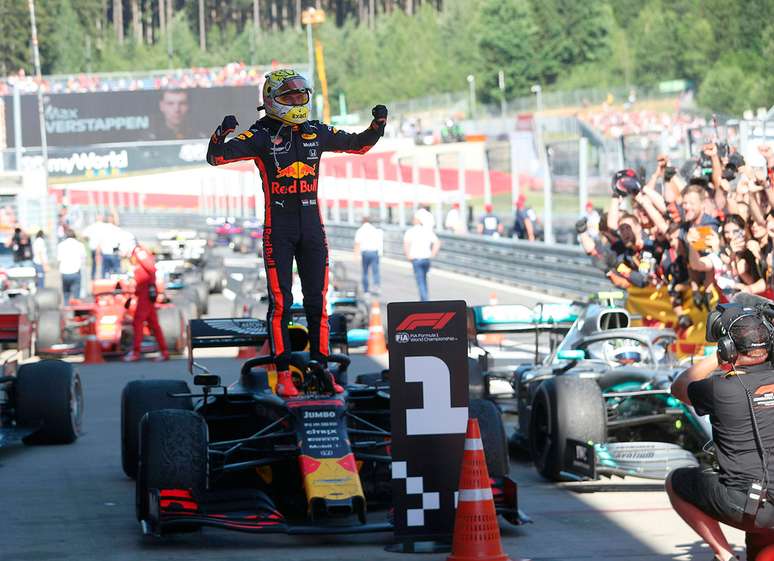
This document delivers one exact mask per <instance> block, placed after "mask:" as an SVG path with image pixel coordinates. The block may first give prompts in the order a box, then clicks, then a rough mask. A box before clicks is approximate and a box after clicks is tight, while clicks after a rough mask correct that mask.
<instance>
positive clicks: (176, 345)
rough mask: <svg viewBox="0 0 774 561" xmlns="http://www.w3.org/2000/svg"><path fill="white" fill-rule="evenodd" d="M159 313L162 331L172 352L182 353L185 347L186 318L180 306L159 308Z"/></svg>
mask: <svg viewBox="0 0 774 561" xmlns="http://www.w3.org/2000/svg"><path fill="white" fill-rule="evenodd" d="M157 313H158V316H159V325H160V326H161V332H162V333H163V334H164V340H165V341H166V343H167V348H168V349H169V352H170V354H177V355H179V354H181V353H182V352H183V349H184V347H185V338H184V336H183V334H184V331H183V330H184V323H185V319H184V318H183V315H182V313H181V312H180V308H178V307H177V306H171V307H168V308H159V309H158V310H157Z"/></svg>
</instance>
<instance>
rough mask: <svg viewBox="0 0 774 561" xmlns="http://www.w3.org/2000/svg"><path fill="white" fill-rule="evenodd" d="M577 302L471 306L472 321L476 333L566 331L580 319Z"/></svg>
mask: <svg viewBox="0 0 774 561" xmlns="http://www.w3.org/2000/svg"><path fill="white" fill-rule="evenodd" d="M579 311H580V308H579V307H578V306H577V305H576V304H556V303H548V304H538V305H536V306H535V307H533V308H530V307H528V306H524V305H522V304H503V305H495V306H472V307H471V308H470V313H471V318H470V319H471V322H472V326H471V327H473V328H474V329H475V334H477V335H482V334H486V333H519V332H525V331H556V332H563V331H567V330H569V329H570V327H572V325H573V323H575V320H576V319H578V313H579Z"/></svg>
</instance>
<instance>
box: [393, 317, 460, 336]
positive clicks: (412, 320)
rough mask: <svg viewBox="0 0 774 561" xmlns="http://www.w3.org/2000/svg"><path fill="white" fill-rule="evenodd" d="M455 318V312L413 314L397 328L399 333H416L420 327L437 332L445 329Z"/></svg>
mask: <svg viewBox="0 0 774 561" xmlns="http://www.w3.org/2000/svg"><path fill="white" fill-rule="evenodd" d="M453 317H454V312H446V313H443V312H439V313H431V314H411V315H410V316H408V317H407V318H406V319H404V320H403V321H402V322H400V325H399V326H398V328H397V331H415V330H416V329H417V328H419V327H432V328H433V329H434V330H435V331H438V330H440V329H443V328H444V327H445V326H446V324H447V323H449V322H450V321H451V319H452V318H453Z"/></svg>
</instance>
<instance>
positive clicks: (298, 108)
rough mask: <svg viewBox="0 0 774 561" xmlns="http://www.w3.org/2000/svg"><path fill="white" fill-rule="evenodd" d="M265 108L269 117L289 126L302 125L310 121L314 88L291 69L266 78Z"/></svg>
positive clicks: (264, 89) (276, 71) (278, 71)
mask: <svg viewBox="0 0 774 561" xmlns="http://www.w3.org/2000/svg"><path fill="white" fill-rule="evenodd" d="M265 78H266V81H265V82H264V84H263V108H264V110H265V111H266V114H267V115H268V116H269V117H272V118H274V119H277V120H278V121H282V122H283V123H285V124H287V125H300V124H302V123H305V122H306V121H307V120H308V119H309V115H310V113H311V109H312V88H311V87H310V86H309V82H307V80H306V78H304V77H303V76H302V75H301V74H299V73H298V72H296V71H295V70H292V69H290V68H288V69H285V70H275V71H273V72H269V73H268V74H266V76H265Z"/></svg>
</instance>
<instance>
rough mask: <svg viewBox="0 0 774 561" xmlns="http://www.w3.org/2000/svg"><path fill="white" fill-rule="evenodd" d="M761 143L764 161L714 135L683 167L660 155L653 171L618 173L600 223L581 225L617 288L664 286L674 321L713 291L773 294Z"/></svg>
mask: <svg viewBox="0 0 774 561" xmlns="http://www.w3.org/2000/svg"><path fill="white" fill-rule="evenodd" d="M758 150H759V152H760V154H761V156H763V159H765V162H766V165H765V166H760V167H754V166H752V165H749V164H748V162H746V161H745V159H744V157H743V156H742V155H741V154H740V153H739V152H738V151H736V150H735V149H734V148H733V147H729V146H728V145H727V144H725V143H723V142H719V141H717V140H714V139H713V140H711V141H708V142H706V143H705V144H703V146H702V150H701V153H700V155H699V157H698V158H697V160H696V161H695V162H694V163H693V164H694V165H692V166H682V167H681V169H680V171H678V170H677V169H676V168H675V167H673V166H672V165H671V162H670V161H669V159H668V158H667V157H666V156H663V155H662V156H659V157H658V161H657V166H656V171H655V172H654V173H653V174H652V175H651V176H650V177H647V178H645V177H640V176H639V175H638V174H637V172H635V171H634V170H632V169H626V170H621V171H619V172H617V173H616V174H615V175H614V177H613V180H612V197H611V199H610V203H609V207H608V209H607V211H606V212H605V213H604V214H603V215H602V216H601V217H599V219H598V224H592V221H591V220H590V216H591V215H589V216H587V217H583V218H581V220H579V221H578V223H577V224H576V230H577V233H578V237H579V241H580V243H581V245H582V247H583V249H584V250H585V251H586V253H587V254H588V255H589V256H590V257H591V258H592V260H593V262H594V264H595V265H596V266H597V267H598V268H599V269H601V270H602V271H604V272H605V274H606V276H607V277H608V278H609V279H610V280H611V282H612V283H613V284H615V285H616V286H618V287H621V288H629V287H632V286H634V287H639V288H645V287H649V286H650V287H656V288H660V287H666V290H667V292H668V294H669V298H670V303H671V305H672V308H673V310H674V312H675V314H676V316H677V318H678V320H677V328H678V329H686V328H688V327H690V326H691V325H692V320H691V318H690V316H689V314H688V313H687V307H689V306H690V305H693V306H694V307H698V308H705V309H707V310H709V305H710V301H711V299H712V297H713V295H715V294H717V295H718V296H719V298H720V299H721V300H723V299H725V298H728V297H730V296H732V295H733V294H735V293H738V292H746V293H750V294H757V295H761V296H765V297H767V298H774V149H772V147H771V146H768V145H765V144H762V145H760V146H759V148H758Z"/></svg>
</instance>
